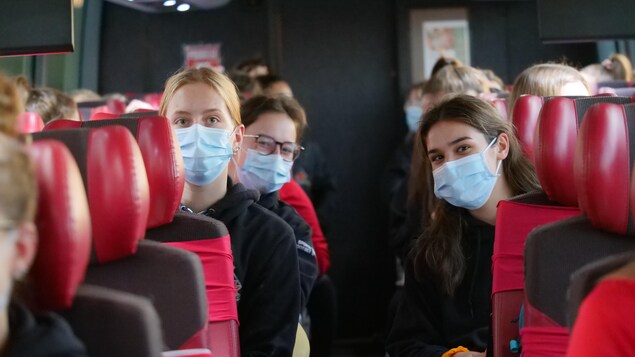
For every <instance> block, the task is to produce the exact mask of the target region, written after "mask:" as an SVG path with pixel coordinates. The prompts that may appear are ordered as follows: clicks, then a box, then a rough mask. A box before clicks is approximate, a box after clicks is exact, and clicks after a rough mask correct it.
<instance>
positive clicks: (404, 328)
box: [386, 211, 494, 357]
mask: <svg viewBox="0 0 635 357" xmlns="http://www.w3.org/2000/svg"><path fill="white" fill-rule="evenodd" d="M462 214H463V216H464V218H465V223H466V224H465V226H464V228H463V240H462V249H463V254H464V255H465V257H466V269H465V271H466V273H465V276H464V278H463V281H462V282H461V284H460V285H459V287H458V288H457V290H456V292H455V293H454V296H453V297H450V296H448V295H447V294H445V293H442V292H441V291H440V288H439V285H438V284H437V283H436V281H435V280H433V279H426V280H425V281H422V282H418V281H417V280H415V277H414V267H413V264H412V263H411V262H409V263H408V264H407V266H406V280H405V285H404V294H403V298H402V301H401V302H400V304H399V307H398V309H397V314H396V316H395V320H394V321H393V324H392V329H391V331H390V334H389V336H388V339H387V342H386V349H387V351H388V353H389V354H390V356H391V357H401V356H417V357H440V356H441V355H442V354H443V353H445V352H447V351H448V350H449V349H451V348H454V347H457V346H464V347H466V348H468V349H469V350H471V351H476V352H483V351H485V349H486V348H487V342H488V339H489V334H490V331H489V325H490V314H491V311H492V303H491V298H490V296H491V293H492V260H491V257H492V252H493V249H494V226H491V225H489V224H487V223H484V222H482V221H479V220H477V219H475V218H473V217H472V216H471V215H470V214H469V213H467V211H463V213H462Z"/></svg>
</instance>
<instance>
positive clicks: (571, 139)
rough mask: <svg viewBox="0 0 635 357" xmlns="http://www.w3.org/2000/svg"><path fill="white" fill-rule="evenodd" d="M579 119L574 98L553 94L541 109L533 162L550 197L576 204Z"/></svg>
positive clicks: (567, 203) (563, 202)
mask: <svg viewBox="0 0 635 357" xmlns="http://www.w3.org/2000/svg"><path fill="white" fill-rule="evenodd" d="M577 137H578V120H577V117H576V107H575V102H574V100H573V99H569V98H565V97H554V98H551V99H549V100H547V101H546V102H545V103H544V104H543V106H542V110H541V112H540V118H539V120H538V124H537V126H536V135H535V137H534V164H535V166H536V174H537V175H538V179H539V180H540V183H541V185H542V188H543V190H544V191H545V193H546V194H547V196H549V198H550V199H552V200H554V201H557V202H559V203H561V204H563V205H566V206H577V205H578V196H577V194H576V191H575V187H574V185H573V158H574V155H575V143H576V139H577Z"/></svg>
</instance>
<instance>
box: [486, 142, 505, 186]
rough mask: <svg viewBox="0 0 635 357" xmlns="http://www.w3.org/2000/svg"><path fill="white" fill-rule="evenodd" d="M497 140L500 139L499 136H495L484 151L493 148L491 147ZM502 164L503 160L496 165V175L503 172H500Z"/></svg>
mask: <svg viewBox="0 0 635 357" xmlns="http://www.w3.org/2000/svg"><path fill="white" fill-rule="evenodd" d="M497 140H498V136H497V137H495V138H494V139H493V140H492V142H491V143H489V145H487V147H486V148H485V150H483V152H485V151H487V150H489V148H491V147H492V145H494V143H495V142H496V141H497ZM502 164H503V160H501V161H499V162H498V165H496V172H495V173H494V175H495V176H497V177H498V176H500V175H501V174H500V168H501V166H502Z"/></svg>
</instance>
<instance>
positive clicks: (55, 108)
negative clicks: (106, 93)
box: [26, 88, 80, 124]
mask: <svg viewBox="0 0 635 357" xmlns="http://www.w3.org/2000/svg"><path fill="white" fill-rule="evenodd" d="M26 111H27V112H35V113H38V114H39V115H40V117H41V118H42V120H43V121H44V124H46V123H48V122H50V121H51V120H54V119H71V120H77V121H79V120H80V119H79V110H78V109H77V104H76V103H75V101H74V100H73V99H72V98H71V97H69V96H67V95H66V94H64V93H62V92H60V91H58V90H57V89H53V88H33V89H31V91H30V92H29V97H28V99H27V101H26Z"/></svg>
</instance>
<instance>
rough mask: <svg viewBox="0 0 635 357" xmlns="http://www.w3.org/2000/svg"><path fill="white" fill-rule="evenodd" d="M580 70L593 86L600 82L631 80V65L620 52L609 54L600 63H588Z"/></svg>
mask: <svg viewBox="0 0 635 357" xmlns="http://www.w3.org/2000/svg"><path fill="white" fill-rule="evenodd" d="M581 72H582V75H584V76H585V78H586V80H587V81H588V82H589V83H590V84H591V85H592V86H594V87H597V84H598V83H600V82H611V81H626V82H630V81H632V80H633V65H632V64H631V61H630V60H629V59H628V57H626V56H625V55H623V54H620V53H615V54H613V55H611V56H610V57H609V58H607V59H605V60H604V61H602V63H594V64H590V65H588V66H586V67H584V68H582V70H581ZM596 89H597V88H596Z"/></svg>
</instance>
